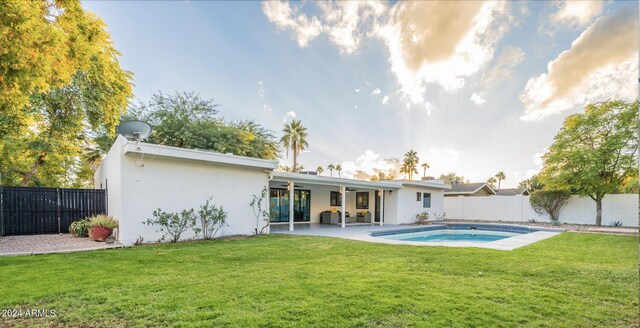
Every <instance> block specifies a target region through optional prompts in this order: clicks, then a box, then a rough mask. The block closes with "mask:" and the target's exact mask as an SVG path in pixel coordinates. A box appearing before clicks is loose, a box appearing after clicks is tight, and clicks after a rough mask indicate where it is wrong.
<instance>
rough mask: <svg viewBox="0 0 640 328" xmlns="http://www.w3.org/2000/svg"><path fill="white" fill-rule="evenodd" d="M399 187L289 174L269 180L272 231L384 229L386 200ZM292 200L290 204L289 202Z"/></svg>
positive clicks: (271, 176)
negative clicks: (375, 226)
mask: <svg viewBox="0 0 640 328" xmlns="http://www.w3.org/2000/svg"><path fill="white" fill-rule="evenodd" d="M400 188H402V185H401V184H399V183H397V182H393V181H363V180H354V179H345V178H334V177H326V176H317V175H311V174H308V175H307V174H299V173H288V172H273V173H272V174H271V175H270V177H269V211H270V215H271V229H270V230H271V232H274V233H275V232H281V231H294V230H297V229H301V230H309V229H312V228H313V229H325V228H337V227H339V228H346V227H348V226H349V227H351V226H363V225H364V226H369V227H370V226H373V225H378V226H383V225H384V224H385V212H387V213H389V211H388V210H387V211H385V203H386V202H385V198H386V197H388V196H389V195H390V194H392V193H393V192H394V191H395V190H397V189H400ZM290 200H293V201H290Z"/></svg>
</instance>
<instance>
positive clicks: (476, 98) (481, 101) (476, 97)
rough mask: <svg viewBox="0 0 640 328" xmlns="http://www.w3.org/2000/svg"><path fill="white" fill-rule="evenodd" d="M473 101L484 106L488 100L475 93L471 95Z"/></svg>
mask: <svg viewBox="0 0 640 328" xmlns="http://www.w3.org/2000/svg"><path fill="white" fill-rule="evenodd" d="M471 101H473V102H474V103H475V104H476V105H482V104H484V103H485V102H486V101H487V100H485V99H484V98H482V96H480V95H479V94H477V93H475V92H474V93H473V94H472V95H471Z"/></svg>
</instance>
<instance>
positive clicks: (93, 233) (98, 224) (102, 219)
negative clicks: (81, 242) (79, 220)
mask: <svg viewBox="0 0 640 328" xmlns="http://www.w3.org/2000/svg"><path fill="white" fill-rule="evenodd" d="M89 221H91V229H90V233H89V238H91V239H93V240H95V241H105V240H106V239H107V237H109V236H111V234H112V233H113V229H115V228H117V227H118V221H117V220H115V219H114V218H112V217H110V216H107V215H96V216H94V217H92V218H90V219H89Z"/></svg>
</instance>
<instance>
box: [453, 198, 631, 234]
mask: <svg viewBox="0 0 640 328" xmlns="http://www.w3.org/2000/svg"><path fill="white" fill-rule="evenodd" d="M444 211H445V213H446V218H447V219H459V220H486V221H515V222H528V221H529V220H531V219H533V220H536V221H545V222H548V221H550V220H549V216H548V215H547V214H544V215H540V214H537V213H536V212H535V211H534V210H533V208H531V205H530V204H529V196H521V195H516V196H476V197H445V198H444ZM614 221H620V222H622V225H623V226H626V227H637V226H638V194H611V195H606V196H605V197H604V199H603V200H602V225H603V226H607V225H610V224H611V223H612V222H614ZM560 222H566V223H575V224H595V223H596V203H595V202H594V201H593V200H592V199H591V198H589V197H584V198H583V197H578V196H571V198H570V199H569V201H568V202H567V204H565V205H564V206H563V207H562V209H561V210H560Z"/></svg>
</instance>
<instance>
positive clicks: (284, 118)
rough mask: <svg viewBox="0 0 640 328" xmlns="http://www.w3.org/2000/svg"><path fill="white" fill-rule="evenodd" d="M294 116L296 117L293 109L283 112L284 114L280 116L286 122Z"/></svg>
mask: <svg viewBox="0 0 640 328" xmlns="http://www.w3.org/2000/svg"><path fill="white" fill-rule="evenodd" d="M294 117H296V112H294V111H292V110H291V111H288V112H287V113H286V114H284V116H283V117H282V122H283V123H286V122H287V121H288V120H290V119H293V118H294Z"/></svg>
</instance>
